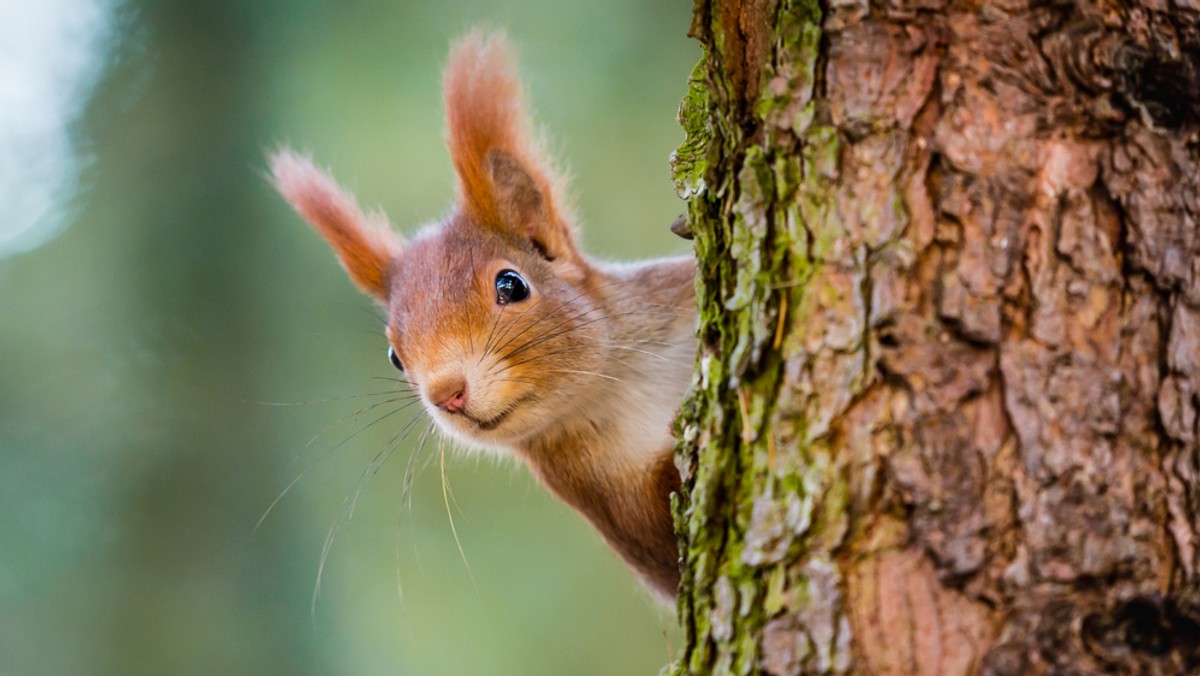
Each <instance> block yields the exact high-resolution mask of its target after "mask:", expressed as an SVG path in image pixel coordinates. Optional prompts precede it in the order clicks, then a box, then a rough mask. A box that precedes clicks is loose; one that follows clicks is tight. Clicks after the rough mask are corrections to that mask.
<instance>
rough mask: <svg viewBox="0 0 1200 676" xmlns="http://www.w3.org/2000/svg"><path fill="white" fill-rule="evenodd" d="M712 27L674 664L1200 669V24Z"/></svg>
mask: <svg viewBox="0 0 1200 676" xmlns="http://www.w3.org/2000/svg"><path fill="white" fill-rule="evenodd" d="M692 34H693V35H694V36H695V37H696V38H698V39H699V40H700V41H701V42H702V43H703V45H704V51H705V56H704V59H703V60H702V62H701V63H700V65H699V66H698V67H697V70H696V72H695V73H694V76H693V81H692V87H691V90H690V92H689V94H688V97H687V99H686V100H685V101H684V105H683V107H682V110H681V118H682V120H683V123H684V126H685V128H686V130H687V132H688V140H687V142H686V143H685V144H684V146H683V147H681V148H680V150H679V151H678V153H677V155H676V158H675V169H676V177H677V179H678V183H679V187H680V191H681V194H683V195H684V196H685V197H686V198H687V199H688V200H689V213H688V219H687V220H688V223H687V225H688V228H689V229H690V230H691V231H692V233H693V234H694V236H695V243H696V250H697V255H698V259H699V271H700V272H699V276H700V282H699V301H700V306H701V326H700V332H701V333H700V335H701V342H702V347H701V356H700V361H699V364H698V367H697V373H698V375H697V379H696V383H695V387H694V390H693V394H692V396H691V397H690V398H689V400H688V401H687V402H686V403H685V406H684V409H683V412H682V414H681V417H680V420H679V423H678V425H679V429H678V431H679V436H680V439H681V441H680V447H679V454H678V460H679V464H680V468H681V472H682V474H683V478H684V496H685V497H684V499H683V500H681V501H680V504H678V505H677V510H676V515H677V528H678V531H679V535H680V537H681V540H682V543H683V545H682V552H683V558H684V573H683V582H682V586H681V593H680V615H681V620H682V622H683V625H684V627H685V631H686V641H687V645H686V647H685V652H684V654H683V655H682V656H681V657H680V658H679V660H678V661H677V662H676V663H675V664H674V665H673V666H672V669H673V670H674V671H675V672H676V673H739V674H741V673H770V674H789V673H827V672H855V673H875V674H910V673H911V674H955V673H991V674H1037V673H1095V672H1111V673H1148V674H1178V673H1187V672H1200V415H1198V410H1200V229H1198V227H1197V218H1200V140H1198V139H1200V136H1198V134H1197V130H1200V3H1196V2H1193V1H1192V0H1186V1H1185V0H1177V2H1175V3H1173V4H1172V3H1168V2H1159V1H1157V0H1138V1H1137V2H1133V3H1124V4H1117V3H1098V4H1084V3H1073V2H1052V3H1038V4H1036V5H1030V4H1027V3H1023V2H1020V1H1016V0H1014V1H1004V2H997V3H984V4H978V3H948V2H944V1H942V0H880V1H878V2H874V3H867V2H865V1H863V0H831V1H830V2H828V3H827V4H821V3H819V2H817V0H737V1H728V2H716V1H713V0H698V1H697V5H696V13H695V22H694V24H693V26H692Z"/></svg>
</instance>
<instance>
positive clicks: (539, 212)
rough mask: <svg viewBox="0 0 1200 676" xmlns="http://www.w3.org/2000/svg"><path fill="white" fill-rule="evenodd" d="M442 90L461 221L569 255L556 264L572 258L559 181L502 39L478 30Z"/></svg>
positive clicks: (454, 59) (459, 49) (457, 51)
mask: <svg viewBox="0 0 1200 676" xmlns="http://www.w3.org/2000/svg"><path fill="white" fill-rule="evenodd" d="M443 87H444V89H445V96H446V125H447V138H446V141H447V144H448V145H449V147H450V159H451V160H452V161H453V163H454V170H455V173H456V174H457V175H458V192H459V203H460V208H461V209H462V211H463V213H464V215H466V216H467V218H468V219H469V220H471V221H473V222H475V223H478V224H481V225H484V226H486V227H491V228H496V229H500V230H506V231H508V232H511V233H513V234H517V235H520V236H522V237H528V238H530V239H532V240H534V241H535V242H539V241H540V242H542V243H546V244H548V243H549V242H555V243H562V244H563V245H564V246H567V247H570V248H571V249H572V250H571V251H567V250H561V251H558V250H556V251H552V252H551V255H552V257H553V256H571V255H573V254H574V253H575V252H574V251H573V247H574V244H573V241H572V240H573V237H572V235H571V232H570V226H569V225H568V221H569V216H568V214H567V213H566V209H565V206H564V203H563V200H562V199H561V197H560V196H559V194H558V193H559V183H560V180H559V179H558V178H557V177H556V176H555V175H554V173H553V172H552V171H551V170H550V169H549V166H548V165H549V163H548V162H547V161H546V160H545V159H544V153H543V152H542V149H541V146H540V144H539V143H538V142H537V141H535V140H534V139H533V135H532V133H531V131H530V128H529V127H530V123H529V119H528V117H527V116H526V114H525V110H524V106H523V104H522V97H521V86H520V83H519V82H518V80H517V76H516V73H515V71H514V68H513V59H512V54H511V50H510V48H509V45H508V39H507V38H506V37H505V36H504V34H503V33H492V34H485V33H484V32H482V31H479V30H475V31H472V32H471V33H468V34H467V35H466V36H465V37H464V38H462V40H460V41H459V42H458V43H456V44H455V45H454V47H453V49H452V50H451V52H450V62H449V64H448V65H447V66H446V73H445V76H444V78H443ZM550 248H552V249H553V248H555V247H554V246H551V247H550Z"/></svg>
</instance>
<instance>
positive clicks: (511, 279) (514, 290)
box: [496, 270, 529, 305]
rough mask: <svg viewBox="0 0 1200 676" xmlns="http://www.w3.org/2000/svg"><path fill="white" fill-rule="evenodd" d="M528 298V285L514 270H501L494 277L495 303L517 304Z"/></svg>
mask: <svg viewBox="0 0 1200 676" xmlns="http://www.w3.org/2000/svg"><path fill="white" fill-rule="evenodd" d="M528 297H529V284H528V283H527V282H526V281H525V278H524V277H522V276H521V275H519V274H517V272H516V270H501V271H500V273H499V274H497V275H496V302H497V303H499V304H500V305H508V304H509V303H519V302H521V301H523V300H525V299H526V298H528Z"/></svg>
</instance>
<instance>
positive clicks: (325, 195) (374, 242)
mask: <svg viewBox="0 0 1200 676" xmlns="http://www.w3.org/2000/svg"><path fill="white" fill-rule="evenodd" d="M271 176H272V181H273V182H274V184H275V188H276V189H277V190H278V191H279V192H280V194H282V195H283V197H284V198H285V199H286V200H287V201H288V202H289V203H290V204H291V205H292V208H294V209H295V210H296V211H297V212H298V213H299V214H300V215H301V216H303V217H304V219H305V220H307V221H308V222H309V223H310V224H311V225H312V227H313V228H314V229H315V230H316V231H317V232H319V233H320V234H321V236H323V237H324V238H325V241H327V242H329V246H331V247H333V250H334V252H335V253H337V255H338V258H339V259H341V262H342V267H344V268H346V272H348V273H350V279H351V280H353V281H354V283H355V284H357V285H358V288H360V289H362V291H363V292H364V293H366V294H367V295H369V296H371V297H372V298H374V299H375V300H377V301H379V302H381V303H386V302H387V298H388V294H389V292H390V289H391V276H392V269H393V263H394V261H395V259H396V257H397V256H399V255H400V250H401V247H402V244H403V240H402V239H401V238H400V236H399V235H397V234H396V233H395V232H393V231H392V230H391V229H390V228H389V226H388V222H387V218H386V217H384V216H382V215H380V214H372V215H371V216H365V215H364V214H363V213H362V210H360V209H359V208H358V204H357V203H356V202H355V201H354V198H353V197H352V196H351V195H349V194H348V193H346V192H345V191H343V190H342V189H341V188H340V187H339V186H338V184H337V182H336V181H334V180H333V178H332V177H330V176H329V175H327V174H326V173H324V172H322V171H321V170H320V169H318V168H317V167H316V165H314V164H313V162H312V160H310V159H309V158H307V157H303V156H301V155H297V154H296V153H294V152H292V151H291V150H288V149H284V150H281V151H279V152H277V153H275V154H274V155H272V156H271Z"/></svg>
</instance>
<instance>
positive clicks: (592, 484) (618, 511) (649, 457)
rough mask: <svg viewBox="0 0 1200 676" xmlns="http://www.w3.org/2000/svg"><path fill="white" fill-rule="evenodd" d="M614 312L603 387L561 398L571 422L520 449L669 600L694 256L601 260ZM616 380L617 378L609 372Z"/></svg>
mask: <svg viewBox="0 0 1200 676" xmlns="http://www.w3.org/2000/svg"><path fill="white" fill-rule="evenodd" d="M597 270H598V273H599V274H598V275H597V277H598V278H599V282H598V284H597V286H596V288H599V289H603V292H602V293H601V294H600V295H599V298H598V304H599V305H600V306H601V307H602V308H603V310H602V311H603V312H604V313H605V314H606V315H607V316H608V318H609V319H610V322H609V326H611V327H612V330H611V332H610V335H609V336H608V341H609V344H608V345H607V346H600V347H598V348H597V349H600V350H603V351H605V352H606V353H607V357H609V358H607V359H604V360H603V363H604V365H605V367H604V371H605V372H604V373H603V374H601V376H603V377H604V383H603V387H597V388H595V397H594V398H589V399H588V401H576V402H563V406H564V409H570V410H571V411H572V414H570V415H564V416H563V419H564V423H563V424H562V425H561V426H558V427H553V428H551V429H549V430H547V431H545V432H543V433H541V434H538V435H536V436H534V437H531V438H529V439H527V440H525V441H524V442H523V443H522V444H520V446H519V447H518V448H517V451H518V453H519V454H520V455H521V456H522V457H523V458H524V459H525V461H526V462H527V464H528V465H529V467H530V469H531V470H532V471H533V473H534V474H535V475H536V476H537V477H538V479H539V480H540V481H541V482H542V483H544V484H545V485H546V486H547V487H548V488H549V489H550V490H551V491H552V492H553V493H555V494H556V495H557V496H558V497H559V498H560V499H562V500H563V501H564V502H566V503H567V504H569V505H571V506H572V507H574V508H575V509H577V510H578V511H579V512H581V513H582V514H583V515H584V516H585V517H586V518H587V519H588V521H590V522H591V523H592V525H593V526H594V527H595V528H596V529H597V530H598V531H600V533H601V535H603V536H604V538H605V539H606V540H607V541H608V542H609V544H610V545H612V547H613V548H614V549H615V550H616V551H617V552H618V553H620V555H621V556H622V558H624V559H625V561H626V562H627V563H629V564H630V565H631V566H632V567H633V568H634V569H635V570H636V571H638V573H639V574H640V575H641V576H642V577H643V578H644V579H645V580H646V581H647V582H648V583H649V586H650V587H651V588H652V589H654V590H655V591H656V592H658V593H659V594H660V595H662V596H664V597H665V598H668V599H670V598H674V596H675V593H676V588H677V586H678V583H679V568H678V551H677V545H676V538H675V532H674V525H673V517H672V515H671V511H670V494H671V493H672V492H676V491H678V490H679V484H680V481H679V472H678V470H677V469H676V468H675V463H674V454H673V452H672V450H673V446H674V438H673V435H672V430H671V424H672V421H673V419H674V416H675V414H676V411H677V407H678V403H679V402H680V401H682V400H683V396H684V394H685V392H686V390H687V386H688V384H689V382H690V381H691V374H692V366H693V363H694V361H695V354H696V337H695V307H696V306H695V285H694V274H695V263H694V260H693V259H692V258H690V257H686V258H672V259H662V260H657V261H650V262H647V263H640V264H634V265H613V266H606V267H601V268H598V269H597ZM609 379H611V380H609Z"/></svg>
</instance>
